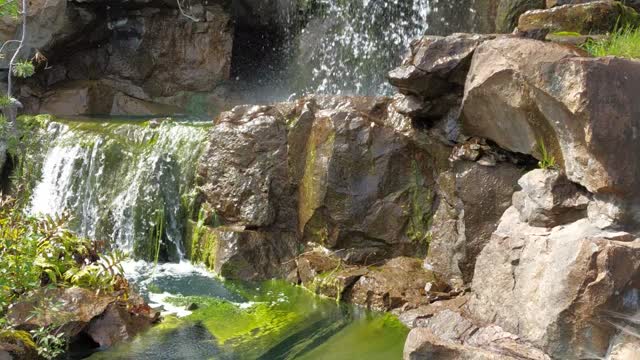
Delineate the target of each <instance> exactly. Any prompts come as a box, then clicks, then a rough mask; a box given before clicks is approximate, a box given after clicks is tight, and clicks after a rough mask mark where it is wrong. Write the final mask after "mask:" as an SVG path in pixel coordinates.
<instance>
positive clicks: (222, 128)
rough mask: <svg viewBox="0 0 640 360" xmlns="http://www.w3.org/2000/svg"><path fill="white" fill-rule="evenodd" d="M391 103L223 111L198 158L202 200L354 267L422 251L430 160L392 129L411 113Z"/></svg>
mask: <svg viewBox="0 0 640 360" xmlns="http://www.w3.org/2000/svg"><path fill="white" fill-rule="evenodd" d="M389 102H390V100H389V99H372V98H371V99H370V98H315V99H314V98H310V99H303V100H300V101H299V102H295V103H283V104H279V105H276V106H272V107H250V106H245V107H238V108H235V109H234V110H232V111H231V112H227V113H224V114H222V115H221V116H220V117H219V118H218V120H217V121H216V125H215V126H214V128H213V129H212V130H211V136H210V141H209V146H208V149H207V150H206V152H205V155H204V157H203V158H202V161H201V163H202V164H201V166H200V171H199V173H200V178H201V181H200V185H201V190H202V193H203V200H204V201H205V203H206V204H208V205H207V206H210V208H211V209H212V210H213V211H215V213H216V215H217V216H218V217H219V218H220V220H221V221H222V223H223V224H224V225H232V226H241V227H244V228H247V229H249V230H255V231H259V232H265V233H274V232H286V233H290V234H294V236H295V237H296V239H298V241H299V242H300V243H308V242H312V243H316V244H321V245H323V246H325V247H327V248H329V249H332V250H338V249H339V250H341V252H340V256H341V257H342V258H343V259H344V260H345V261H347V262H349V263H360V264H371V263H375V262H376V261H379V260H384V259H387V258H390V257H393V256H401V255H416V254H420V253H425V252H426V248H427V239H428V231H427V230H428V227H429V219H430V216H431V215H432V206H433V201H434V198H435V196H436V193H435V188H434V187H433V185H434V184H433V160H432V158H431V154H430V153H429V151H428V150H424V149H423V148H421V146H419V145H418V144H417V143H416V142H414V141H413V140H412V139H411V138H410V137H408V136H405V135H403V134H402V133H400V132H399V131H398V129H397V128H395V127H394V126H395V125H398V124H399V123H402V122H403V121H402V120H400V121H397V122H396V120H398V119H401V118H404V117H403V116H402V115H400V114H397V113H395V112H394V111H393V108H392V107H390V106H389ZM394 119H395V120H394ZM405 122H409V123H410V121H409V120H407V119H405ZM394 124H395V125H394ZM398 126H400V125H398Z"/></svg>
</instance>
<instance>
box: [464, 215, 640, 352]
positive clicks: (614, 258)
mask: <svg viewBox="0 0 640 360" xmlns="http://www.w3.org/2000/svg"><path fill="white" fill-rule="evenodd" d="M620 236H622V234H620V233H616V234H614V233H611V232H606V231H602V230H600V229H599V228H597V227H595V226H594V225H593V224H591V223H590V222H589V220H587V219H582V220H578V221H576V222H574V223H571V224H568V225H566V226H558V227H555V228H553V229H547V228H540V227H531V226H529V225H528V224H526V223H524V222H522V221H521V220H520V215H519V213H518V211H517V210H516V209H515V208H514V207H512V208H509V209H508V210H507V211H506V212H505V214H504V216H503V217H502V219H501V220H500V224H499V226H498V229H497V230H496V231H495V233H494V235H493V237H492V239H491V241H490V242H489V244H488V245H487V246H486V247H485V248H484V250H483V251H482V253H481V254H480V256H479V257H478V259H477V262H476V269H475V276H474V279H473V284H472V290H473V294H474V295H473V297H472V298H471V300H470V302H469V309H470V311H471V313H472V314H473V316H474V317H476V318H478V320H480V321H486V322H493V323H495V324H496V325H498V326H500V327H502V328H503V329H505V330H506V331H509V332H512V333H514V334H516V335H518V336H520V337H521V338H522V339H523V340H526V341H529V342H531V343H533V344H534V345H536V346H537V347H539V348H541V349H542V350H545V351H546V352H548V353H549V355H551V356H553V357H557V358H562V359H576V358H580V357H581V356H586V355H587V354H591V356H592V355H593V354H595V355H596V356H604V354H605V352H606V350H607V348H608V346H609V342H610V339H611V337H612V335H613V334H615V328H614V327H613V326H612V325H611V324H610V323H608V322H606V321H599V320H597V319H598V314H599V313H600V312H601V311H603V310H607V309H609V310H615V309H616V308H618V307H619V306H621V305H622V297H621V296H619V294H620V293H622V292H623V291H624V289H625V288H626V287H627V286H628V283H629V281H630V280H632V279H633V278H634V277H635V276H637V274H638V270H639V269H640V251H639V249H640V242H638V241H633V242H620V241H614V240H609V239H611V238H616V237H620Z"/></svg>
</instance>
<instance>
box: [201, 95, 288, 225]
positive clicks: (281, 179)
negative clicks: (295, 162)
mask: <svg viewBox="0 0 640 360" xmlns="http://www.w3.org/2000/svg"><path fill="white" fill-rule="evenodd" d="M210 139H211V141H210V142H209V144H208V147H207V150H206V152H205V155H204V159H205V160H204V161H203V162H202V166H201V167H200V170H199V174H200V176H201V177H202V178H203V180H204V181H205V183H204V185H202V187H201V188H202V191H203V193H204V195H205V197H206V201H207V202H208V203H209V204H211V205H212V207H213V209H214V210H215V212H216V214H217V215H218V216H219V217H221V218H222V219H223V221H224V222H225V223H233V224H236V225H241V226H249V227H265V226H269V225H272V224H273V223H274V222H275V220H276V215H277V211H278V210H279V209H278V207H279V205H280V204H281V203H282V202H283V201H284V200H285V199H284V197H285V196H287V195H288V193H287V192H286V190H287V185H288V184H287V182H288V180H289V179H288V173H287V171H288V168H287V125H286V122H285V120H284V118H283V116H282V115H281V114H279V113H277V111H276V110H275V109H272V108H266V107H258V106H256V107H248V106H245V107H239V108H235V109H234V110H233V111H232V112H228V113H223V114H222V115H221V116H220V117H219V118H218V119H217V120H216V126H214V127H213V129H212V130H211V135H210Z"/></svg>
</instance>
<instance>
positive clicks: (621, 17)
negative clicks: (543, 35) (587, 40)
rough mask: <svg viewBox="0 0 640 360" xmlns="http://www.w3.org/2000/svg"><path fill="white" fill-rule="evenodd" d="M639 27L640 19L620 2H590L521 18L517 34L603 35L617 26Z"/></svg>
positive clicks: (530, 14) (529, 13)
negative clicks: (563, 32)
mask: <svg viewBox="0 0 640 360" xmlns="http://www.w3.org/2000/svg"><path fill="white" fill-rule="evenodd" d="M638 24H640V15H638V14H637V13H636V11H635V10H633V9H632V8H630V7H627V6H624V5H623V4H622V3H620V2H618V1H591V2H587V3H584V4H575V5H574V4H571V5H563V6H558V7H553V8H551V9H543V10H532V11H528V12H526V13H524V14H522V16H520V19H519V21H518V31H520V32H524V33H530V32H539V31H546V32H551V33H553V32H559V31H568V32H577V33H580V34H604V33H608V32H610V31H612V30H615V27H616V26H621V27H623V26H627V25H630V26H636V25H638Z"/></svg>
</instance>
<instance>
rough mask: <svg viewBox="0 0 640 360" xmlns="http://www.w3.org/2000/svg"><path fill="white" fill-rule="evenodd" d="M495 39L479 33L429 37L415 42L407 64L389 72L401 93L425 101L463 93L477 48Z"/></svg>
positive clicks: (391, 81) (390, 80) (405, 61)
mask: <svg viewBox="0 0 640 360" xmlns="http://www.w3.org/2000/svg"><path fill="white" fill-rule="evenodd" d="M491 38H493V36H488V35H476V34H454V35H450V36H447V37H441V36H425V37H423V38H422V39H419V40H416V41H414V42H413V43H412V44H411V51H410V53H409V54H408V55H407V57H406V58H405V59H404V61H403V64H402V65H401V66H400V67H398V68H396V69H394V70H391V72H389V75H388V78H389V82H390V83H391V85H393V86H395V87H397V88H398V90H399V91H400V92H401V93H403V94H406V95H414V96H418V97H419V98H421V99H422V100H423V101H425V100H432V99H438V98H441V97H443V96H445V95H447V94H450V93H454V94H457V95H462V90H463V87H464V81H465V78H466V75H467V71H468V70H469V65H470V64H471V57H472V56H473V53H474V51H475V49H476V48H477V47H478V45H480V44H481V43H482V42H484V41H486V40H488V39H491Z"/></svg>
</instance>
